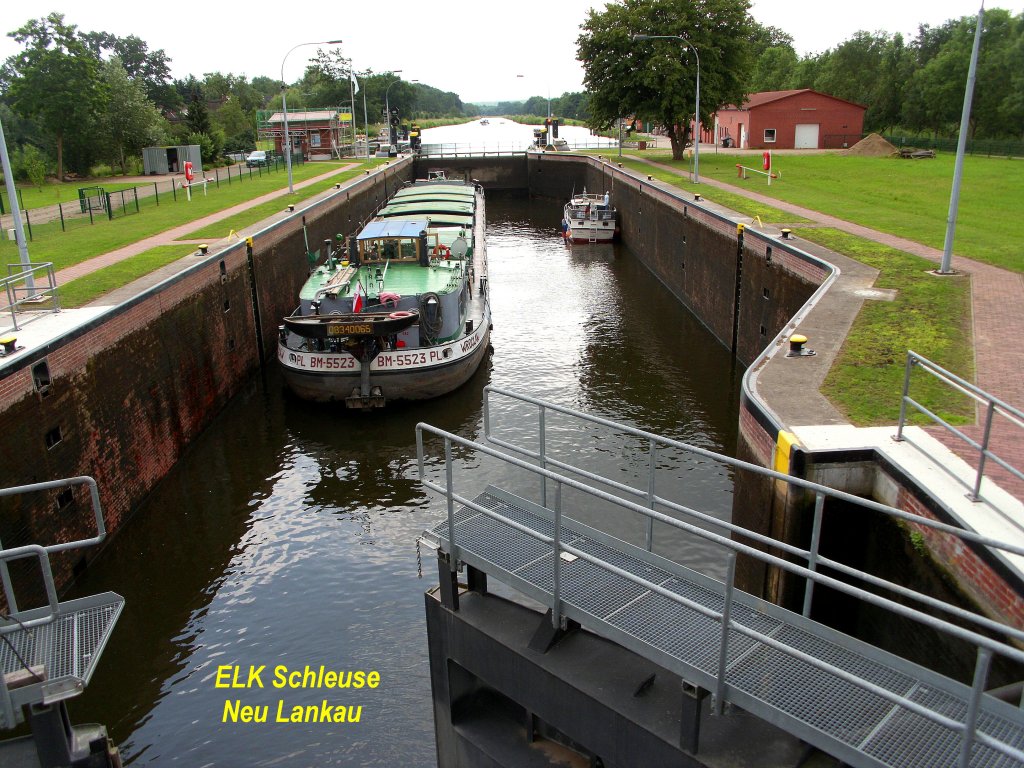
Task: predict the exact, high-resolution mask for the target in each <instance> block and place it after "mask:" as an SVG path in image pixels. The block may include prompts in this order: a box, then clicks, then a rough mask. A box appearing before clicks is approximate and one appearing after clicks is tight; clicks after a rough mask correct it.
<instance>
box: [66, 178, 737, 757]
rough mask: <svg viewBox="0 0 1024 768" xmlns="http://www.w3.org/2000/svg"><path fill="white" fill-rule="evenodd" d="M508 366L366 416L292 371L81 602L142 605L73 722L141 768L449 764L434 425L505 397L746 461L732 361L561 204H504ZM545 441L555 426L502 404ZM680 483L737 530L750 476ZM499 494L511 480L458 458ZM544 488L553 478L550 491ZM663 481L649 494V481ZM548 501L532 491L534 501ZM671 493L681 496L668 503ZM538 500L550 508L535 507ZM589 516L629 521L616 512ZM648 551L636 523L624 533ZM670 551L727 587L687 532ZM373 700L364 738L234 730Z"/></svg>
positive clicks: (589, 448)
mask: <svg viewBox="0 0 1024 768" xmlns="http://www.w3.org/2000/svg"><path fill="white" fill-rule="evenodd" d="M488 206H489V210H488V217H489V220H490V222H491V227H490V234H489V256H490V286H491V291H492V301H493V313H494V323H495V327H494V332H493V334H492V344H493V346H494V354H493V356H492V357H490V358H489V359H488V360H487V361H486V362H485V364H484V365H483V366H482V367H481V370H480V371H479V372H478V373H477V375H476V376H474V377H473V379H472V380H471V381H470V382H469V383H468V384H467V385H466V386H465V387H463V388H461V389H460V390H459V391H457V392H455V393H452V394H450V395H448V396H447V397H444V398H441V399H439V400H436V401H432V402H430V403H422V404H412V405H401V404H397V405H394V406H391V407H389V409H388V410H387V411H386V412H384V413H377V414H354V413H349V412H346V411H344V410H341V409H338V408H329V407H325V406H322V405H313V404H310V403H306V402H303V401H300V400H297V399H295V398H293V397H291V396H290V395H288V394H287V393H286V392H285V391H284V388H283V386H282V384H281V381H280V378H279V377H278V375H277V372H276V371H275V370H271V371H269V372H268V374H267V375H266V377H265V378H263V379H260V380H257V381H254V382H252V383H251V385H250V386H249V388H248V389H247V391H246V392H245V393H244V394H242V395H241V396H240V397H238V398H237V399H236V400H235V401H234V402H232V403H231V405H230V406H229V407H228V408H227V410H226V411H225V413H224V414H223V415H222V416H221V417H220V418H219V419H218V421H217V423H216V424H214V425H213V426H212V427H211V428H210V429H209V430H208V431H207V433H206V434H204V435H203V437H202V438H201V439H200V440H199V441H198V442H197V444H196V445H195V447H194V448H193V449H192V450H191V451H190V452H189V453H188V455H187V456H186V457H185V458H184V459H183V460H182V462H181V463H180V465H179V466H178V467H177V468H176V469H175V471H174V472H173V473H172V475H171V476H170V477H169V478H168V479H167V480H166V481H165V482H164V483H163V484H162V485H161V486H160V487H159V488H158V489H157V490H156V491H155V492H154V493H153V495H152V497H151V499H150V500H149V501H148V503H147V504H146V505H145V506H144V508H143V509H141V510H140V511H139V513H138V514H137V516H136V517H135V518H134V519H133V520H132V521H131V522H130V524H128V525H127V526H126V527H125V529H124V530H123V531H122V532H121V533H120V534H119V535H118V536H117V537H116V538H115V540H114V541H112V542H111V543H110V544H109V546H108V547H107V548H106V550H105V551H104V553H103V555H102V557H101V558H100V559H99V560H98V561H97V562H96V563H95V565H94V567H92V568H90V570H89V571H88V572H87V574H86V577H85V578H84V579H83V582H82V583H81V584H80V585H79V587H78V591H79V592H80V593H90V592H95V591H100V590H104V589H114V590H116V591H119V592H121V593H122V594H124V595H125V596H126V598H127V601H128V604H127V608H126V611H125V614H124V616H123V617H122V619H121V622H120V625H119V626H118V628H117V631H116V632H115V634H114V637H113V640H112V642H111V645H110V647H109V649H108V651H107V653H106V655H105V657H104V663H103V664H101V665H100V669H99V671H98V673H97V675H96V677H95V678H94V680H93V682H92V684H91V685H90V686H89V689H88V691H87V692H86V695H85V696H84V697H82V698H81V699H80V700H78V701H76V702H74V704H73V711H72V714H73V717H74V718H75V719H76V720H79V721H87V720H96V721H99V722H104V723H106V724H107V725H108V727H109V728H110V730H111V732H112V735H113V736H114V738H115V739H116V740H117V741H118V742H119V743H120V744H121V747H122V750H123V753H124V755H125V756H126V757H127V760H128V762H129V763H130V764H131V765H137V766H143V765H145V766H164V765H171V764H181V765H202V766H241V765H245V766H251V765H256V766H262V765H368V766H375V765H380V766H393V765H399V764H401V765H403V766H408V767H409V768H415V767H416V766H430V765H433V764H434V762H435V751H434V745H433V722H432V710H431V697H430V686H429V679H428V668H427V661H426V653H427V650H426V649H427V645H426V637H425V628H424V622H423V603H422V600H423V596H422V595H423V590H424V589H425V588H427V587H428V586H430V584H432V583H433V582H434V581H435V578H436V577H435V576H434V573H435V571H434V568H435V566H434V564H433V563H432V562H427V563H426V564H425V565H426V578H425V579H423V580H419V579H417V574H416V550H415V539H416V537H417V535H418V534H419V533H420V532H421V531H422V530H423V529H424V528H425V527H427V526H428V525H431V524H432V523H433V522H435V521H436V520H438V519H439V518H440V517H441V515H442V514H443V504H442V503H440V502H439V500H438V499H436V498H434V497H432V496H431V495H428V494H427V493H425V492H424V490H423V489H422V487H421V486H420V485H419V483H418V481H417V479H416V449H415V433H414V428H415V425H416V423H417V422H419V421H427V422H430V423H431V424H434V425H436V426H438V427H441V428H443V429H446V430H449V431H452V432H455V433H457V434H460V435H463V436H466V437H469V438H474V439H478V438H480V437H481V431H482V423H481V422H482V417H481V403H482V390H483V387H484V385H485V384H487V383H488V382H493V383H495V384H498V385H500V386H503V387H507V388H509V389H515V390H520V391H524V392H528V393H529V394H532V395H535V396H538V397H542V398H547V399H551V400H553V401H556V402H558V403H561V404H564V405H567V406H570V407H575V408H580V409H584V410H588V411H592V412H595V413H598V414H600V415H604V416H607V417H610V418H614V419H620V420H625V421H628V422H632V423H634V424H636V425H638V426H642V427H644V428H649V429H652V430H654V431H658V432H662V433H665V434H668V435H670V436H673V437H678V438H683V439H689V440H693V441H696V442H699V443H700V444H701V445H706V446H708V447H712V448H717V449H724V450H726V451H731V450H732V447H733V444H734V442H735V423H736V405H735V403H736V387H737V378H738V373H737V372H734V371H733V369H732V367H731V361H730V359H729V356H728V354H727V353H726V352H725V351H724V350H721V349H720V348H718V347H717V346H716V344H715V342H714V341H713V340H712V339H711V338H710V336H709V335H708V334H707V333H706V332H705V331H704V329H703V328H701V327H700V326H699V325H698V324H697V323H696V322H695V321H693V320H692V318H690V317H689V315H687V314H686V313H685V312H684V311H683V310H682V309H681V308H680V307H679V305H678V304H677V302H675V301H674V299H673V298H672V297H671V296H670V295H669V294H668V292H667V290H666V289H665V288H664V287H663V286H661V285H660V284H659V283H658V282H657V281H656V280H654V279H653V278H652V277H651V275H650V274H649V273H648V272H646V271H645V270H644V269H643V268H642V267H638V266H637V265H636V263H635V261H634V260H633V259H632V258H630V257H629V255H628V254H627V253H626V252H625V251H623V250H621V249H620V248H619V247H618V246H614V247H611V246H606V247H604V248H601V249H595V248H593V247H587V246H583V247H580V246H572V247H571V248H569V247H567V246H566V245H565V244H563V242H562V240H561V238H560V237H559V236H558V226H557V225H558V221H559V219H560V205H559V204H558V203H557V202H556V201H537V200H525V199H517V198H498V199H495V200H492V201H489V203H488ZM495 410H496V426H497V427H499V428H501V429H506V430H510V431H512V432H518V433H520V434H522V435H523V436H524V437H525V436H527V435H530V436H531V438H532V432H533V429H534V425H535V424H536V414H535V413H534V412H530V411H528V410H523V409H518V410H517V408H516V407H514V406H511V405H508V404H496V409H495ZM551 427H552V432H551V437H550V441H551V442H550V445H551V447H552V450H558V451H561V452H563V453H564V454H566V455H570V456H574V457H575V460H578V461H580V462H583V461H586V462H587V463H588V464H589V466H591V467H594V466H596V467H597V468H598V469H602V470H607V471H609V472H617V473H618V474H619V476H621V477H623V478H627V479H631V480H630V481H632V480H636V479H637V478H643V477H644V476H645V475H644V473H645V472H646V466H647V465H646V460H645V459H643V458H642V457H638V456H637V454H636V451H637V447H636V446H630V445H628V444H627V443H624V442H622V441H615V440H612V439H610V438H608V437H607V436H606V435H601V434H599V433H598V432H597V431H591V430H583V431H581V430H579V429H578V428H575V427H571V426H569V425H568V424H559V423H557V421H556V420H553V421H552V423H551ZM658 466H659V470H658V472H659V483H660V484H663V485H664V491H665V493H666V494H668V493H670V492H671V493H679V494H685V495H687V496H688V497H691V498H692V497H694V496H696V497H702V498H703V499H704V502H705V503H706V504H707V505H710V506H712V507H714V508H715V509H716V510H719V512H718V513H719V514H722V515H724V514H727V513H728V509H729V503H730V498H731V492H732V486H731V479H730V477H729V476H728V473H727V472H725V471H724V470H723V469H722V468H721V467H717V466H714V465H713V464H710V463H708V462H701V461H694V460H693V459H692V457H684V456H676V455H670V454H665V455H664V456H662V457H661V458H659V461H658ZM457 475H458V476H459V478H460V481H463V482H466V483H467V484H468V486H470V487H471V488H473V489H475V491H476V492H479V490H482V488H483V486H484V485H485V484H486V483H488V482H496V483H498V482H500V483H504V484H508V483H509V482H510V473H509V471H508V469H507V468H504V467H501V466H499V465H497V464H495V463H494V462H489V461H486V460H482V459H479V458H468V457H463V456H461V455H460V457H459V458H458V459H457ZM529 482H532V481H529ZM640 482H641V484H642V483H643V482H645V481H643V480H641V481H640ZM527 485H528V483H527ZM659 487H662V486H659ZM527 490H529V489H527ZM580 503H581V504H584V507H583V508H584V509H586V514H587V515H592V516H596V517H601V516H602V515H604V514H606V513H605V512H604V511H603V510H602V508H601V507H600V506H598V505H589V506H586V505H585V503H584V502H580ZM604 522H605V523H607V524H608V526H607V527H611V528H612V529H613V530H616V531H619V532H621V534H622V535H623V536H624V537H627V538H633V539H635V538H636V536H637V535H639V530H638V527H637V524H636V523H635V521H629V520H626V519H622V520H619V519H618V517H614V516H613V517H611V519H606V520H604ZM658 541H659V546H660V547H661V548H662V550H661V551H668V550H671V551H672V552H673V553H674V554H678V553H683V554H686V555H687V556H688V557H690V558H691V559H692V560H693V562H694V563H695V564H700V565H706V566H707V567H708V568H710V569H711V570H712V571H714V570H715V569H716V568H718V562H719V559H720V558H719V557H718V555H717V554H715V553H713V552H708V551H706V550H703V549H701V548H700V547H694V545H693V543H692V542H691V541H688V540H685V539H682V538H680V537H679V536H678V535H677V534H672V535H665V534H664V533H663V532H662V533H659V539H658ZM264 664H265V665H268V669H270V668H272V667H273V666H274V665H278V664H285V665H288V666H289V667H290V668H298V669H301V668H303V667H304V666H305V665H310V666H312V667H318V666H319V665H321V664H323V665H325V666H326V667H328V668H329V669H367V670H368V669H375V670H378V671H379V672H380V674H381V678H382V684H381V687H380V688H379V689H377V690H362V691H331V690H316V689H312V690H311V689H302V690H283V691H282V690H277V689H274V688H272V687H271V686H270V685H269V672H267V673H265V674H264V685H265V686H266V687H264V688H262V689H261V688H253V689H241V690H230V689H218V688H217V687H216V686H215V683H216V681H217V669H218V667H220V666H221V665H240V666H241V667H242V669H243V676H244V674H245V671H246V670H248V668H249V666H250V665H256V666H258V665H264ZM235 700H238V701H240V702H241V703H244V704H248V705H252V706H257V707H262V706H267V707H269V708H270V710H269V711H270V719H271V720H273V715H274V710H275V708H276V706H277V702H278V701H284V702H285V706H286V708H287V707H290V706H291V705H306V704H309V705H314V704H315V705H319V704H320V702H321V701H324V700H328V701H329V702H330V703H336V704H347V705H362V706H363V711H362V719H361V721H360V722H359V723H358V724H351V723H350V724H315V723H305V724H302V723H299V724H293V723H274V722H268V723H267V724H253V723H249V724H245V723H232V722H224V710H225V704H226V703H227V702H233V701H235Z"/></svg>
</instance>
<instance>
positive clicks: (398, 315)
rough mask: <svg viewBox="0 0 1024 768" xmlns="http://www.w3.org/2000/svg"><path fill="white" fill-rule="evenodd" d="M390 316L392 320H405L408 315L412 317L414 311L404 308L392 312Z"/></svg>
mask: <svg viewBox="0 0 1024 768" xmlns="http://www.w3.org/2000/svg"><path fill="white" fill-rule="evenodd" d="M388 317H390V318H391V319H392V320H404V319H405V318H407V317H412V312H406V311H405V310H404V309H400V310H398V311H397V312H392V313H391V314H390V315H388Z"/></svg>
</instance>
